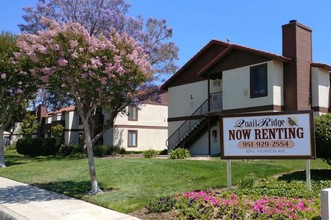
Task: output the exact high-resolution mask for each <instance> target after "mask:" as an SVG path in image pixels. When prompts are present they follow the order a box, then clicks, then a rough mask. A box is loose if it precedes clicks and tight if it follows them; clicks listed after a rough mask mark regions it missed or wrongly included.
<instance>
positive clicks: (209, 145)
mask: <svg viewBox="0 0 331 220" xmlns="http://www.w3.org/2000/svg"><path fill="white" fill-rule="evenodd" d="M207 97H208V113H207V120H208V154H209V156H211V140H210V135H211V132H210V116H209V112H210V77H209V75H208V96H207Z"/></svg>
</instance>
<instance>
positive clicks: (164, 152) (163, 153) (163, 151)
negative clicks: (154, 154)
mask: <svg viewBox="0 0 331 220" xmlns="http://www.w3.org/2000/svg"><path fill="white" fill-rule="evenodd" d="M159 155H168V149H164V150H162V151H161V152H160V153H159Z"/></svg>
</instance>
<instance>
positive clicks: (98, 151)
mask: <svg viewBox="0 0 331 220" xmlns="http://www.w3.org/2000/svg"><path fill="white" fill-rule="evenodd" d="M93 153H94V155H95V156H97V157H101V156H104V155H110V154H111V149H110V147H109V146H107V145H96V146H94V147H93Z"/></svg>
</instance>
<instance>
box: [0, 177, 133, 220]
mask: <svg viewBox="0 0 331 220" xmlns="http://www.w3.org/2000/svg"><path fill="white" fill-rule="evenodd" d="M0 219H1V220H15V219H18V220H28V219H31V220H32V219H35V220H41V219H43V220H57V219H71V220H73V219H77V220H78V219H79V220H81V219H88V220H90V219H97V220H99V219H100V220H103V219H107V220H108V219H110V220H112V219H114V220H138V218H135V217H132V216H129V215H126V214H122V213H119V212H115V211H112V210H110V209H106V208H103V207H100V206H97V205H93V204H91V203H88V202H84V201H82V200H78V199H73V198H70V197H68V196H64V195H61V194H58V193H55V192H51V191H48V190H44V189H41V188H38V187H35V186H31V185H27V184H24V183H20V182H16V181H13V180H10V179H6V178H2V177H0Z"/></svg>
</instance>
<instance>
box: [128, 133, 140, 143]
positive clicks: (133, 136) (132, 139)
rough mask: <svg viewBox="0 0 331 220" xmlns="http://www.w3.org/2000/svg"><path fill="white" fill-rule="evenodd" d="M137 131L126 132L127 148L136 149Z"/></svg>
mask: <svg viewBox="0 0 331 220" xmlns="http://www.w3.org/2000/svg"><path fill="white" fill-rule="evenodd" d="M137 133H138V132H137V131H132V130H129V131H128V147H137V139H138V137H137Z"/></svg>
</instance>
